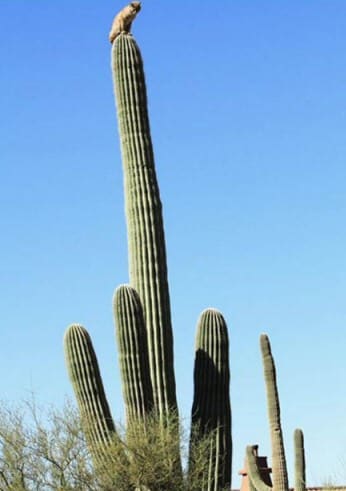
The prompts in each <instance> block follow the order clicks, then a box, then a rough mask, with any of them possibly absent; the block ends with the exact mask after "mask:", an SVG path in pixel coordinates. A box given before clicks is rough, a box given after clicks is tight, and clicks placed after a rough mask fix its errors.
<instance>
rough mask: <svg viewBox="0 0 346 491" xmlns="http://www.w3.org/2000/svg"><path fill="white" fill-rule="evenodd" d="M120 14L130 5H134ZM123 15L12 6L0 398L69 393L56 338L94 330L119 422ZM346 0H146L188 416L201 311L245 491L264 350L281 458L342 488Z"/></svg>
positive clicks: (4, 81)
mask: <svg viewBox="0 0 346 491" xmlns="http://www.w3.org/2000/svg"><path fill="white" fill-rule="evenodd" d="M124 3H126V2H124ZM122 6H123V3H122V2H115V1H110V0H104V1H103V2H95V1H91V0H84V1H83V2H82V1H80V0H75V1H73V2H72V1H67V0H59V1H50V2H48V1H47V0H33V1H28V0H0V55H1V56H0V59H1V63H0V70H1V77H0V107H1V116H0V126H1V127H0V135H1V136H0V159H1V167H0V183H1V184H0V186H1V192H0V201H1V255H0V257H1V261H0V277H1V282H0V298H1V331H0V332H1V336H0V340H1V342H0V373H1V374H2V376H1V381H0V394H1V397H2V398H4V399H9V400H20V399H22V398H23V397H27V396H28V394H29V392H30V391H34V392H35V393H36V394H37V395H38V397H39V399H40V400H41V401H43V402H47V403H54V404H57V405H60V404H61V403H62V401H63V399H64V397H65V395H66V394H69V395H72V392H71V389H70V386H69V382H68V380H67V375H66V371H65V367H64V361H63V351H62V336H63V332H64V330H65V328H66V326H67V325H68V324H70V323H72V322H80V323H83V324H84V325H85V326H86V327H87V328H88V330H89V332H90V333H91V335H92V337H93V340H94V344H95V348H96V350H97V353H98V355H99V360H100V365H101V369H102V372H103V376H104V380H105V385H106V389H107V393H108V395H109V398H110V401H111V404H112V407H113V412H114V416H115V418H116V419H119V418H122V417H123V407H122V398H121V388H120V381H119V376H118V366H117V360H116V355H115V343H114V334H113V319H112V311H111V298H112V294H113V290H114V288H115V287H116V286H117V285H119V284H120V283H125V282H127V281H128V276H127V244H126V229H125V219H124V205H123V190H122V171H121V161H120V151H119V143H118V133H117V124H116V116H115V109H114V99H113V92H112V80H111V72H110V45H109V44H108V40H107V34H108V31H109V27H110V24H111V21H112V18H113V15H114V14H115V13H116V12H117V10H118V9H119V8H120V7H122ZM345 18H346V1H345V0H324V1H321V0H314V1H311V0H299V1H298V0H290V1H286V2H284V1H280V0H221V1H218V2H214V1H211V0H199V1H197V0H186V1H174V2H164V1H163V0H161V1H158V0H157V1H152V0H146V1H145V0H144V1H143V9H142V11H141V12H140V14H139V16H138V18H137V20H136V21H135V23H134V26H133V33H134V35H135V37H136V40H137V42H138V44H139V45H140V48H141V51H142V55H143V58H144V62H145V71H146V77H147V89H148V96H149V105H150V107H149V109H150V118H151V126H152V138H153V143H154V149H155V155H156V166H157V172H158V177H159V181H160V188H161V197H162V200H163V205H164V219H165V228H166V241H167V249H168V260H169V278H170V287H171V302H172V311H173V321H174V335H175V363H176V377H177V389H178V397H179V402H180V408H181V412H182V414H183V415H184V416H185V417H186V418H187V419H188V418H189V411H190V407H191V399H192V371H193V346H194V332H195V325H196V321H197V318H198V316H199V313H200V312H201V311H202V310H203V309H204V308H205V307H208V306H214V307H216V308H219V309H220V310H221V311H222V312H223V313H224V315H225V317H226V319H227V321H228V325H229V330H230V340H231V372H232V386H231V398H232V407H233V440H234V464H233V476H234V478H233V486H237V485H238V484H239V479H238V477H237V471H238V469H239V468H240V467H241V466H242V461H243V455H244V449H245V445H246V444H248V443H259V444H260V449H261V450H262V453H264V454H266V455H269V454H270V446H269V439H268V434H269V433H268V423H267V418H266V402H265V391H264V383H263V376H262V366H261V359H260V353H259V347H258V344H259V343H258V339H259V334H260V333H261V332H267V333H268V334H269V336H270V339H271V342H272V348H273V352H274V355H275V358H276V364H277V372H278V381H279V390H280V396H281V410H282V420H283V427H284V433H285V440H286V450H287V458H288V462H289V468H290V476H291V484H293V467H292V461H293V458H292V457H293V449H292V436H293V430H294V428H295V427H302V428H303V430H304V432H305V440H306V453H307V466H308V484H309V485H317V484H321V483H323V482H325V481H326V480H327V479H328V478H329V477H331V478H332V479H333V481H334V482H337V483H340V484H345V483H346V471H345V470H344V463H345V441H346V418H345V413H346V411H345V410H346V391H345V378H346V357H345V346H346V303H345V292H346V275H345V273H346V227H345V212H346V196H345V183H346V167H345V161H346V139H345V124H346V111H345V107H346V90H345V87H346V38H345Z"/></svg>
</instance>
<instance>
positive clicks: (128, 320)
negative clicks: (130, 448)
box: [114, 286, 153, 424]
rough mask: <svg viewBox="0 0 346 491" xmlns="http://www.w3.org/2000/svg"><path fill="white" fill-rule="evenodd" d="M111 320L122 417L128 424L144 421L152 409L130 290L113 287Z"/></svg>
mask: <svg viewBox="0 0 346 491" xmlns="http://www.w3.org/2000/svg"><path fill="white" fill-rule="evenodd" d="M114 317H115V325H116V338H117V343H118V352H119V363H120V371H121V379H122V386H123V396H124V402H125V408H126V418H127V423H128V424H130V423H131V421H132V420H138V419H141V420H144V419H145V416H146V415H147V414H148V413H149V412H151V411H152V409H153V391H152V386H151V381H150V372H149V359H148V347H147V337H146V330H145V324H144V316H143V310H142V306H141V302H140V299H139V296H138V294H137V292H136V291H135V290H134V289H133V288H131V287H129V286H120V287H119V288H117V290H116V292H115V295H114Z"/></svg>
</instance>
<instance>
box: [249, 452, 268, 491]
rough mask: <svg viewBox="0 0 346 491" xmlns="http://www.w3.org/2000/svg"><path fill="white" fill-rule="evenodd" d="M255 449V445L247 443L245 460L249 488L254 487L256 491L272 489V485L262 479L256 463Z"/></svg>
mask: <svg viewBox="0 0 346 491" xmlns="http://www.w3.org/2000/svg"><path fill="white" fill-rule="evenodd" d="M256 449H257V446H256V445H248V446H247V447H246V462H247V472H248V475H249V480H250V483H249V484H250V488H251V487H252V488H255V490H256V491H273V490H272V487H271V486H268V485H267V484H266V483H265V482H264V481H263V479H262V476H261V473H260V470H259V469H258V465H257V459H256Z"/></svg>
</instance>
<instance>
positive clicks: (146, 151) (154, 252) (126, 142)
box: [112, 34, 177, 416]
mask: <svg viewBox="0 0 346 491" xmlns="http://www.w3.org/2000/svg"><path fill="white" fill-rule="evenodd" d="M112 67H113V79H114V86H115V94H116V101H117V109H118V120H119V132H120V140H121V150H122V159H123V170H124V181H125V202H126V206H125V208H126V217H127V229H128V249H129V263H130V264H129V266H130V284H131V286H132V287H134V288H135V290H136V291H137V292H138V294H139V296H140V299H141V302H142V305H143V309H144V315H145V321H146V328H147V336H148V348H149V363H150V375H151V381H152V387H153V395H154V405H155V408H156V410H157V411H158V413H159V414H160V415H161V416H163V415H164V414H167V412H168V411H169V410H170V409H173V410H176V409H177V401H176V392H175V380H174V372H173V335H172V326H171V314H170V304H169V291H168V282H167V265H166V249H165V238H164V231H163V218H162V210H161V201H160V195H159V188H158V184H157V179H156V173H155V164H154V154H153V148H152V143H151V136H150V127H149V118H148V111H147V96H146V87H145V79H144V72H143V63H142V58H141V54H140V51H139V49H138V46H137V44H136V42H135V40H134V38H133V37H132V36H131V35H126V34H121V35H120V36H118V38H117V39H116V41H115V42H114V43H113V49H112Z"/></svg>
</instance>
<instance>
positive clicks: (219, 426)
mask: <svg viewBox="0 0 346 491" xmlns="http://www.w3.org/2000/svg"><path fill="white" fill-rule="evenodd" d="M229 381H230V374H229V346H228V334H227V326H226V322H225V320H224V318H223V316H222V314H221V313H220V312H218V311H217V310H215V309H207V310H205V311H204V312H202V314H201V317H200V319H199V322H198V325H197V335H196V353H195V367H194V399H193V406H192V427H193V428H194V429H195V430H196V431H197V432H200V433H201V434H202V435H206V434H208V433H209V434H210V452H209V465H208V475H207V476H201V481H202V482H201V489H202V490H206V491H217V490H219V489H221V488H225V487H226V486H230V484H231V464H232V439H231V406H230V398H229ZM191 448H192V445H191ZM190 459H191V461H193V455H191V456H190ZM192 465H193V464H192ZM202 483H203V484H202Z"/></svg>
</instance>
